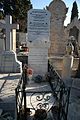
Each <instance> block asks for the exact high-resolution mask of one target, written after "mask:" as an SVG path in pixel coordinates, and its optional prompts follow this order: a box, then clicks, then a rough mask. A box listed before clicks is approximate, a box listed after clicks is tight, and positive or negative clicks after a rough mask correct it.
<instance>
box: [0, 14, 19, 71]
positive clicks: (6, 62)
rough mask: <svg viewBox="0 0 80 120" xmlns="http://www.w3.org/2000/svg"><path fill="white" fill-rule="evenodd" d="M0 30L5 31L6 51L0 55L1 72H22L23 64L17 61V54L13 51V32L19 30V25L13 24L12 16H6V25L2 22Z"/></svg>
mask: <svg viewBox="0 0 80 120" xmlns="http://www.w3.org/2000/svg"><path fill="white" fill-rule="evenodd" d="M0 28H2V29H5V36H6V38H5V42H6V44H5V51H2V53H1V54H0V72H1V73H14V72H21V63H20V62H19V61H18V60H17V57H16V53H15V52H14V51H13V41H12V36H11V30H13V29H19V25H17V24H12V16H10V15H6V17H5V23H1V22H0Z"/></svg>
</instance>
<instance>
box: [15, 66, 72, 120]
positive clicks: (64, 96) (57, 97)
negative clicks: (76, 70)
mask: <svg viewBox="0 0 80 120" xmlns="http://www.w3.org/2000/svg"><path fill="white" fill-rule="evenodd" d="M26 69H27V68H26ZM26 69H24V71H23V73H22V77H21V80H20V82H19V84H18V86H17V88H16V90H15V92H16V109H17V120H28V119H29V117H28V116H29V115H30V114H32V112H31V110H32V111H33V110H34V111H35V112H36V111H37V110H45V111H46V114H49V112H50V113H51V114H52V117H53V118H52V119H53V120H67V114H68V104H69V95H70V89H69V88H67V87H66V86H65V84H64V82H63V81H62V79H61V78H60V76H59V75H58V73H57V72H56V70H55V69H54V68H53V66H52V65H50V64H49V71H48V74H47V76H46V82H47V85H49V86H50V88H51V89H50V90H48V91H45V90H41V91H40V90H35V91H34V90H32V91H31V90H28V91H27V90H26V88H27V86H26V84H27V74H26ZM27 98H29V99H27ZM52 98H54V100H53V99H52ZM50 99H51V100H52V101H51V103H50ZM34 102H36V105H34ZM28 104H29V105H28ZM34 114H35V113H34ZM33 116H34V115H33ZM33 119H34V118H33ZM43 119H44V118H43ZM34 120H36V119H34ZM38 120H39V119H38Z"/></svg>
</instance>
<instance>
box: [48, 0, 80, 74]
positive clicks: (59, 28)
mask: <svg viewBox="0 0 80 120" xmlns="http://www.w3.org/2000/svg"><path fill="white" fill-rule="evenodd" d="M47 9H48V10H49V11H50V12H51V18H50V21H51V22H50V43H51V44H50V48H49V54H48V55H49V60H50V62H51V63H52V64H53V67H54V68H55V69H56V70H57V71H58V73H59V74H60V75H61V76H62V68H63V56H64V55H65V54H66V45H67V42H68V39H69V34H68V33H69V31H68V29H69V28H70V27H67V28H64V20H65V18H66V14H67V11H68V8H67V7H66V4H65V3H64V1H62V0H54V1H52V2H51V3H50V4H49V6H48V7H47ZM75 24H76V23H75ZM77 25H78V24H77ZM70 26H72V25H70ZM71 28H72V27H71ZM75 63H76V64H75ZM78 63H79V58H74V61H73V67H72V76H73V74H75V73H76V70H77V68H78Z"/></svg>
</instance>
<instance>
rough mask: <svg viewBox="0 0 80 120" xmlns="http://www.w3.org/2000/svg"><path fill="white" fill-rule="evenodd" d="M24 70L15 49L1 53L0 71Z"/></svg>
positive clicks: (15, 71) (13, 71)
mask: <svg viewBox="0 0 80 120" xmlns="http://www.w3.org/2000/svg"><path fill="white" fill-rule="evenodd" d="M19 72H22V63H21V62H19V61H18V60H17V57H16V53H15V52H14V51H3V52H2V53H1V54H0V73H19Z"/></svg>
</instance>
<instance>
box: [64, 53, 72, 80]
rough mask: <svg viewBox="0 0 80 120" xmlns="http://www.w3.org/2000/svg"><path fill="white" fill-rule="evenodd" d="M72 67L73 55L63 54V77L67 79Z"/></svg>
mask: <svg viewBox="0 0 80 120" xmlns="http://www.w3.org/2000/svg"><path fill="white" fill-rule="evenodd" d="M72 67H73V56H72V55H65V56H64V57H63V69H62V78H63V79H68V78H70V77H71V71H72Z"/></svg>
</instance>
